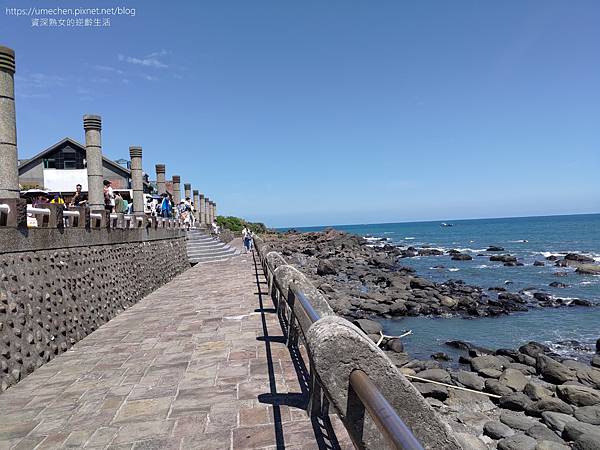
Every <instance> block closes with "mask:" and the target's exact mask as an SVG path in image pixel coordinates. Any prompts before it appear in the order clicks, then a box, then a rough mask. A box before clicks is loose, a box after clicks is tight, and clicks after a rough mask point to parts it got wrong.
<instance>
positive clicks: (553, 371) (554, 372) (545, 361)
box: [536, 354, 576, 384]
mask: <svg viewBox="0 0 600 450" xmlns="http://www.w3.org/2000/svg"><path fill="white" fill-rule="evenodd" d="M536 367H537V371H538V373H540V374H541V375H542V376H543V377H544V379H546V380H548V381H550V382H551V383H556V384H562V383H566V382H567V381H573V380H575V378H576V375H575V374H574V373H573V371H572V370H571V369H569V368H568V367H566V366H564V365H563V364H561V363H559V362H558V361H555V360H553V359H552V358H550V357H548V356H546V355H543V354H538V355H537V357H536Z"/></svg>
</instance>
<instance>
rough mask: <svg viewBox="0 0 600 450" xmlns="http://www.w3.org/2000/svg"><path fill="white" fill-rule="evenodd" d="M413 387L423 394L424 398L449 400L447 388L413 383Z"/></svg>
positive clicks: (431, 384)
mask: <svg viewBox="0 0 600 450" xmlns="http://www.w3.org/2000/svg"><path fill="white" fill-rule="evenodd" d="M413 386H414V387H415V388H417V391H419V392H420V393H421V395H422V396H423V397H432V398H435V399H438V400H441V401H444V400H446V398H448V389H447V388H446V387H445V386H440V385H439V384H433V383H416V382H415V383H413Z"/></svg>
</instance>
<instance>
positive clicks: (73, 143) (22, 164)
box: [19, 137, 131, 178]
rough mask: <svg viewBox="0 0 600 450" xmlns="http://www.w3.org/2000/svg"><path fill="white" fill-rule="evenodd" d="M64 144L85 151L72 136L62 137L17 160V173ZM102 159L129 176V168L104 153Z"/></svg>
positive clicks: (20, 172)
mask: <svg viewBox="0 0 600 450" xmlns="http://www.w3.org/2000/svg"><path fill="white" fill-rule="evenodd" d="M64 144H70V145H71V146H72V147H75V148H77V149H78V150H81V151H82V152H85V146H84V145H82V144H81V143H79V142H77V141H76V140H75V139H73V138H70V137H66V138H64V139H62V140H61V141H59V142H57V143H56V144H53V145H51V146H50V147H48V148H47V149H46V150H42V151H41V152H40V153H38V154H37V155H35V156H33V157H31V158H29V159H27V160H22V161H20V162H19V175H21V174H22V173H23V172H25V171H26V170H27V169H28V168H29V166H30V165H31V164H32V163H34V162H37V161H38V160H40V159H42V158H43V157H44V156H46V155H47V154H49V153H51V152H53V151H55V150H57V149H59V148H60V147H62V146H63V145H64ZM102 160H103V162H104V163H106V164H107V165H109V166H111V167H112V168H113V169H116V170H117V171H119V172H121V173H122V174H123V176H125V177H128V178H131V170H129V169H127V168H125V167H123V166H121V165H120V164H117V163H116V162H114V161H113V160H111V159H108V158H107V157H106V156H104V155H103V156H102Z"/></svg>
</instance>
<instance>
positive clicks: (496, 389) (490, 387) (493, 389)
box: [485, 378, 514, 396]
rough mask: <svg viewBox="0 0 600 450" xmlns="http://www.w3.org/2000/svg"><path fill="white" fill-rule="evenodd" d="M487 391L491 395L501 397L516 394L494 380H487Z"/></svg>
mask: <svg viewBox="0 0 600 450" xmlns="http://www.w3.org/2000/svg"><path fill="white" fill-rule="evenodd" d="M485 390H486V391H487V392H489V393H490V394H495V395H500V396H507V395H510V394H512V393H514V391H513V390H512V389H511V388H509V387H508V386H507V385H505V384H504V383H501V382H500V381H498V380H496V379H494V378H487V379H486V380H485Z"/></svg>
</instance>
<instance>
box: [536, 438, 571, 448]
mask: <svg viewBox="0 0 600 450" xmlns="http://www.w3.org/2000/svg"><path fill="white" fill-rule="evenodd" d="M563 442H564V441H563ZM535 450H571V447H569V446H568V445H566V444H564V443H563V444H561V443H560V442H555V441H546V440H542V441H537V445H536V446H535Z"/></svg>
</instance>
